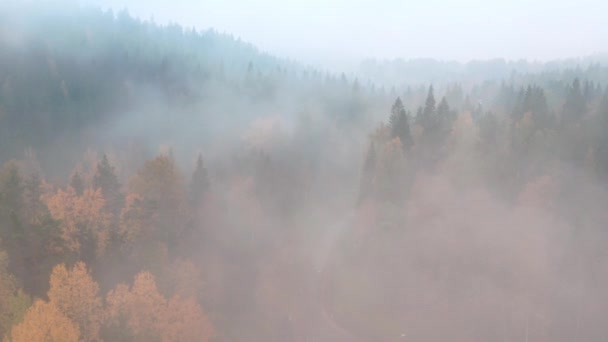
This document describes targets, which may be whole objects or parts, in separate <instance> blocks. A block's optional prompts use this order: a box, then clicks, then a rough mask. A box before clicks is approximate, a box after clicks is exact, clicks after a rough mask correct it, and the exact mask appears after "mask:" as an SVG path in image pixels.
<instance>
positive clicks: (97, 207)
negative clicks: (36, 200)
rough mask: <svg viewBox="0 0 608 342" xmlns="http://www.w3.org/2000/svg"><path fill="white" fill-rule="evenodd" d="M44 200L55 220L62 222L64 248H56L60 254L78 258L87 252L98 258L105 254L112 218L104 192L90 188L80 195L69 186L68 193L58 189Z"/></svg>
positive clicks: (62, 243)
mask: <svg viewBox="0 0 608 342" xmlns="http://www.w3.org/2000/svg"><path fill="white" fill-rule="evenodd" d="M45 200H46V204H47V206H48V208H49V211H50V212H51V215H52V216H53V218H54V219H55V220H59V221H60V222H61V225H60V229H61V231H60V236H61V245H60V246H56V248H57V250H58V251H60V252H62V253H74V254H76V255H77V256H81V255H82V254H83V253H88V252H89V250H88V249H92V250H93V251H95V253H96V255H97V256H101V255H103V254H104V253H105V251H106V248H107V244H108V239H109V234H110V225H111V216H110V214H109V213H107V212H106V210H105V209H104V207H105V200H104V198H103V195H102V193H101V190H99V189H97V190H92V189H87V190H85V191H84V193H83V195H82V196H78V194H77V193H76V191H75V190H74V189H73V188H72V187H68V188H67V189H66V190H65V191H64V190H62V189H59V190H57V192H56V193H55V194H53V195H51V196H47V197H45ZM87 259H88V258H87Z"/></svg>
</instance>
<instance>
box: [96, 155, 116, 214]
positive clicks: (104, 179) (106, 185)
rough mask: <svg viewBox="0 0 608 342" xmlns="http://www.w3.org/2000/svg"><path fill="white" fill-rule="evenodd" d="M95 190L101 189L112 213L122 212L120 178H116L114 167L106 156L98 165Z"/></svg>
mask: <svg viewBox="0 0 608 342" xmlns="http://www.w3.org/2000/svg"><path fill="white" fill-rule="evenodd" d="M93 189H101V193H102V195H103V197H104V199H105V201H106V205H107V207H108V208H109V209H110V211H111V212H112V213H114V214H117V213H118V212H119V211H120V209H121V207H122V197H121V194H120V183H119V182H118V177H116V173H115V171H114V167H113V166H112V165H111V164H110V162H109V161H108V157H107V156H106V155H105V154H104V155H103V157H102V158H101V161H100V162H99V163H98V164H97V170H96V172H95V176H94V177H93Z"/></svg>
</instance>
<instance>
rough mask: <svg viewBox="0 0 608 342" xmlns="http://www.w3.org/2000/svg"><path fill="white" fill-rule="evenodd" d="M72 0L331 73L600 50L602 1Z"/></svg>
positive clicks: (606, 38) (604, 31) (605, 31)
mask: <svg viewBox="0 0 608 342" xmlns="http://www.w3.org/2000/svg"><path fill="white" fill-rule="evenodd" d="M81 1H83V2H86V3H92V4H96V5H101V6H108V7H111V8H113V9H115V10H120V9H123V8H127V9H128V10H129V11H130V12H131V13H132V14H135V15H138V16H141V17H144V18H154V19H155V21H156V22H158V23H166V22H177V23H179V24H182V25H184V26H187V27H192V26H194V27H197V28H199V29H207V28H215V29H217V30H219V31H222V32H223V31H225V32H228V33H233V34H235V35H237V36H239V37H241V38H242V39H244V40H246V41H249V42H251V43H253V44H255V45H256V46H258V47H260V48H261V49H262V50H265V51H268V52H270V53H273V54H277V55H281V56H287V57H291V58H294V59H298V60H300V61H303V62H306V63H312V64H316V65H324V66H329V67H333V68H340V69H346V68H348V67H350V66H355V65H357V64H358V63H359V62H360V61H361V60H363V59H367V58H377V59H394V58H405V59H410V58H426V57H432V58H437V59H443V60H458V61H468V60H472V59H491V58H496V57H501V58H506V59H521V58H524V59H528V60H549V59H561V58H573V57H581V56H587V55H592V54H596V53H605V52H606V47H607V46H608V25H606V21H605V19H606V13H608V2H606V1H604V0H581V1H569V0H536V1H527V0H499V1H482V0H462V1H451V0H427V1H401V0H380V1H373V2H372V1H362V0H350V1H346V0H330V1H321V0H291V1H278V0H257V1H252V0H203V1H199V0H174V1H163V0H103V1H102V0H81ZM278 28H279V29H278Z"/></svg>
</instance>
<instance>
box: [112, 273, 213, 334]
mask: <svg viewBox="0 0 608 342" xmlns="http://www.w3.org/2000/svg"><path fill="white" fill-rule="evenodd" d="M107 303H108V307H107V315H108V318H109V327H110V330H111V329H112V328H113V327H121V325H122V324H123V322H126V328H127V330H128V335H130V337H131V338H132V339H133V340H136V341H149V340H154V339H156V338H159V337H160V338H161V340H162V341H208V340H209V338H210V337H211V336H212V335H213V329H212V327H211V324H210V323H209V321H208V319H207V317H206V316H205V315H204V313H203V311H202V309H201V307H200V306H199V304H198V303H197V302H196V301H195V300H194V299H193V298H190V299H182V298H181V297H179V296H175V297H173V298H172V299H171V300H169V301H167V300H166V299H165V298H164V297H163V296H162V295H161V294H160V293H159V292H158V289H157V287H156V281H155V279H154V276H153V275H152V274H150V273H148V272H141V273H139V274H137V275H136V276H135V280H134V281H133V285H132V286H131V287H130V288H129V287H128V286H127V285H124V284H120V285H118V286H117V287H116V288H115V289H114V290H112V291H110V293H109V294H108V297H107Z"/></svg>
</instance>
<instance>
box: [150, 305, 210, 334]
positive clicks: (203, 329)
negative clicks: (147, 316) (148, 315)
mask: <svg viewBox="0 0 608 342" xmlns="http://www.w3.org/2000/svg"><path fill="white" fill-rule="evenodd" d="M163 313H164V315H163V317H162V319H161V327H162V341H163V342H172V341H182V342H190V341H192V342H195V341H203V342H205V341H209V339H211V337H212V336H213V328H212V326H211V323H210V322H209V319H208V318H207V316H205V314H204V313H203V310H202V309H201V307H200V305H199V304H198V303H197V302H196V300H195V299H194V298H187V299H183V298H181V297H180V296H174V297H173V298H171V300H169V302H168V303H167V307H166V308H165V310H164V312H163Z"/></svg>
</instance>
